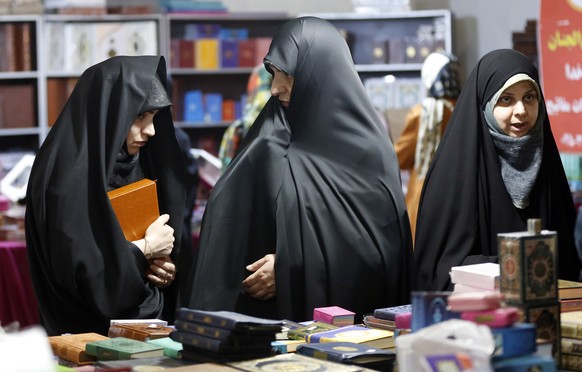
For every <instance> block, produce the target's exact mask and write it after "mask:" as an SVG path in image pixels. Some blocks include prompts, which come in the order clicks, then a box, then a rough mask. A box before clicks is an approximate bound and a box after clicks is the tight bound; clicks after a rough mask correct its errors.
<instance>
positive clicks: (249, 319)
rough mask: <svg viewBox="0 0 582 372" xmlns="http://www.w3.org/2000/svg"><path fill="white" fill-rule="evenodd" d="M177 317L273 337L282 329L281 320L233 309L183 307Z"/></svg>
mask: <svg viewBox="0 0 582 372" xmlns="http://www.w3.org/2000/svg"><path fill="white" fill-rule="evenodd" d="M176 319H181V320H187V321H190V322H195V323H202V324H207V325H209V326H214V327H218V328H225V329H230V330H235V331H239V332H246V333H248V334H264V335H273V337H274V336H275V335H276V334H277V333H279V332H281V330H282V322H281V321H280V320H273V319H265V318H258V317H254V316H249V315H245V314H240V313H236V312H232V311H204V310H197V309H190V308H185V307H182V308H180V309H178V311H177V312H176Z"/></svg>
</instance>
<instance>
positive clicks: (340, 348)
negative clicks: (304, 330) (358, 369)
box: [297, 342, 396, 371]
mask: <svg viewBox="0 0 582 372" xmlns="http://www.w3.org/2000/svg"><path fill="white" fill-rule="evenodd" d="M297 353H298V354H301V355H305V356H309V357H314V358H319V359H324V360H330V361H333V362H338V363H343V364H355V365H359V366H362V367H366V368H371V369H374V370H379V371H391V370H392V366H393V364H394V361H395V359H396V353H395V352H393V351H391V350H385V349H378V348H374V347H370V346H368V345H362V344H356V343H353V342H326V343H316V344H314V343H308V344H305V345H300V346H298V347H297Z"/></svg>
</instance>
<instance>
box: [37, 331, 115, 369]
mask: <svg viewBox="0 0 582 372" xmlns="http://www.w3.org/2000/svg"><path fill="white" fill-rule="evenodd" d="M107 339H109V337H107V336H103V335H100V334H98V333H93V332H89V333H76V334H67V335H61V336H49V337H48V340H49V343H50V345H51V348H52V349H53V353H54V354H55V355H56V356H58V357H59V358H61V359H64V360H66V361H68V362H71V363H74V364H78V365H83V364H91V363H93V362H95V361H96V360H97V358H96V357H95V356H93V355H90V354H87V352H86V351H85V345H87V343H89V342H93V341H101V340H107Z"/></svg>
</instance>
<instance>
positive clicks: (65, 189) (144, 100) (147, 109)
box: [25, 56, 185, 335]
mask: <svg viewBox="0 0 582 372" xmlns="http://www.w3.org/2000/svg"><path fill="white" fill-rule="evenodd" d="M165 85H166V66H165V60H164V58H163V57H154V56H142V57H113V58H111V59H109V60H106V61H104V62H102V63H99V64H97V65H95V66H92V67H90V68H88V69H87V70H86V71H85V72H84V73H83V75H82V76H81V77H80V79H79V81H78V82H77V85H76V87H75V89H74V91H73V92H72V94H71V96H70V98H69V100H68V101H67V103H66V105H65V107H64V108H63V110H62V112H61V114H60V116H59V118H58V119H57V121H56V123H55V124H54V126H53V127H52V129H51V131H50V133H49V135H48V136H47V139H46V140H45V141H44V143H43V145H42V146H41V148H40V150H39V151H38V154H37V156H36V159H35V163H34V166H33V168H32V172H31V175H30V180H29V184H28V194H27V198H26V203H27V211H26V219H25V220H26V239H27V249H28V254H29V262H30V268H31V275H32V278H33V283H34V285H35V291H36V294H37V298H38V302H39V308H40V318H41V323H42V325H43V326H44V327H45V329H46V331H47V333H48V334H49V335H58V334H62V333H65V332H68V333H83V332H97V333H101V334H107V330H108V328H109V321H110V319H122V318H162V317H168V316H172V317H173V314H174V311H175V304H176V301H177V288H176V286H177V285H178V283H177V282H174V283H172V281H173V280H174V279H175V275H176V264H175V262H176V261H177V260H178V255H179V252H180V246H179V239H175V237H179V236H180V234H181V228H182V214H183V208H184V199H185V189H184V177H185V173H184V171H185V167H184V164H183V162H182V155H181V152H180V148H179V146H178V143H177V141H176V137H175V134H174V126H173V122H172V116H171V111H170V105H171V103H170V101H169V99H168V95H167V93H166V88H165ZM143 178H149V179H153V180H156V187H157V196H158V202H159V210H160V213H161V216H160V217H159V218H158V219H157V220H156V221H155V222H153V223H152V224H151V225H150V226H149V227H148V228H147V230H146V232H145V237H144V238H142V239H137V240H135V241H133V242H132V241H128V240H127V239H126V237H125V236H124V233H123V231H122V229H121V227H120V223H119V222H118V220H117V218H116V215H115V214H114V211H113V209H112V206H111V203H110V201H109V199H108V194H107V192H108V191H110V190H113V189H117V188H119V187H121V186H124V185H127V184H131V183H133V182H135V181H138V180H141V179H143Z"/></svg>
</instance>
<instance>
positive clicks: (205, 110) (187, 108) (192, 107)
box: [183, 90, 245, 123]
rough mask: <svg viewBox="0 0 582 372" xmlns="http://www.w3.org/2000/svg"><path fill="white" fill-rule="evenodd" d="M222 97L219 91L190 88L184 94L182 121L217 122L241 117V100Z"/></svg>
mask: <svg viewBox="0 0 582 372" xmlns="http://www.w3.org/2000/svg"><path fill="white" fill-rule="evenodd" d="M244 99H245V98H243V97H241V98H240V99H238V100H234V99H227V98H224V97H223V95H222V94H220V93H204V92H202V91H201V90H190V91H187V92H186V93H185V94H184V112H183V117H184V121H186V122H189V123H219V122H222V121H229V122H230V121H234V120H235V119H238V118H240V117H241V107H242V102H243V100H244Z"/></svg>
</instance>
